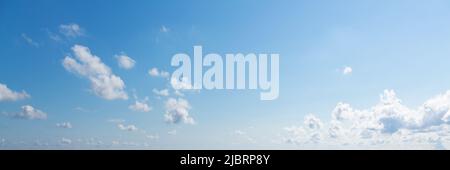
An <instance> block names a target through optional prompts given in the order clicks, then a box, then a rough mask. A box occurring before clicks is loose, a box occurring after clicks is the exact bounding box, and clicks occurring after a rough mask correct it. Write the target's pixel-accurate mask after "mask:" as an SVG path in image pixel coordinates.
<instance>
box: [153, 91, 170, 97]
mask: <svg viewBox="0 0 450 170" xmlns="http://www.w3.org/2000/svg"><path fill="white" fill-rule="evenodd" d="M153 93H155V94H156V95H158V96H165V97H167V96H169V90H168V89H162V90H158V89H153Z"/></svg>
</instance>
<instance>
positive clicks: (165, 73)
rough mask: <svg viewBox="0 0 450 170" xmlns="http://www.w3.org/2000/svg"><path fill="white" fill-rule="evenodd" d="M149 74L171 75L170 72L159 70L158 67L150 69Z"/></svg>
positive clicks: (153, 75) (166, 76)
mask: <svg viewBox="0 0 450 170" xmlns="http://www.w3.org/2000/svg"><path fill="white" fill-rule="evenodd" d="M148 74H149V75H150V76H152V77H164V78H168V77H169V76H170V74H169V72H166V71H162V70H158V68H155V67H154V68H152V69H150V70H148Z"/></svg>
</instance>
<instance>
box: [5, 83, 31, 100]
mask: <svg viewBox="0 0 450 170" xmlns="http://www.w3.org/2000/svg"><path fill="white" fill-rule="evenodd" d="M26 98H30V95H29V94H27V93H26V92H25V91H22V92H15V91H12V90H11V89H9V88H8V86H7V85H6V84H2V83H0V102H1V101H17V100H22V99H26Z"/></svg>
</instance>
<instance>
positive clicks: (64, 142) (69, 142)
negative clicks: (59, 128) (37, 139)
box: [59, 138, 72, 145]
mask: <svg viewBox="0 0 450 170" xmlns="http://www.w3.org/2000/svg"><path fill="white" fill-rule="evenodd" d="M59 142H60V143H61V144H63V145H70V144H72V140H70V139H68V138H62V139H61V140H60V141H59Z"/></svg>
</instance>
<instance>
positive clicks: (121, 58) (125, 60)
mask: <svg viewBox="0 0 450 170" xmlns="http://www.w3.org/2000/svg"><path fill="white" fill-rule="evenodd" d="M116 59H117V62H118V63H119V67H120V68H123V69H126V70H128V69H132V68H133V67H134V65H135V64H136V61H134V60H133V59H132V58H130V57H128V56H127V55H123V54H122V55H116Z"/></svg>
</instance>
